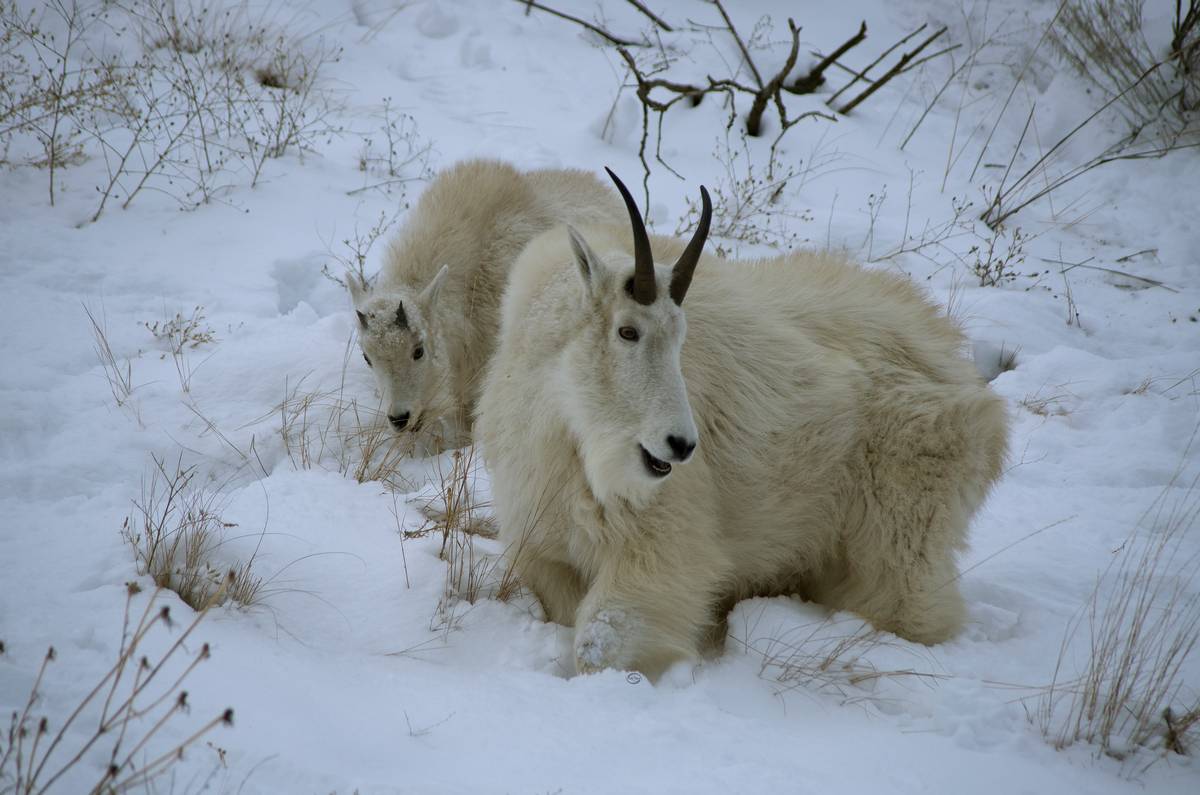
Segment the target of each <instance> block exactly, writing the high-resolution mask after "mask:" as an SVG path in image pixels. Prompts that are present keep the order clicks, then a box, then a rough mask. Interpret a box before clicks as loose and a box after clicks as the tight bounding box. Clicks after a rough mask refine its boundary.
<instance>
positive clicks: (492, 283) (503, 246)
mask: <svg viewBox="0 0 1200 795" xmlns="http://www.w3.org/2000/svg"><path fill="white" fill-rule="evenodd" d="M624 215H625V214H624V210H623V208H622V206H621V203H620V202H619V201H618V200H617V197H616V195H615V194H614V193H613V191H612V189H611V188H608V187H607V186H605V185H604V184H603V183H601V182H600V181H599V180H597V179H596V178H595V177H593V176H592V175H591V174H588V173H586V172H584V171H568V170H540V171H527V172H524V173H522V172H520V171H517V170H516V169H514V168H512V167H511V166H509V165H507V164H505V163H501V162H499V161H494V160H469V161H464V162H462V163H459V164H457V165H455V166H454V167H452V168H450V169H448V170H446V171H444V172H442V173H441V174H440V175H439V176H438V177H437V179H435V180H434V181H433V182H432V183H431V184H430V186H429V187H428V188H427V189H426V190H425V192H424V193H423V194H422V195H421V199H420V201H419V202H417V206H416V207H415V208H414V209H413V212H412V215H411V217H410V219H409V220H408V222H407V223H406V225H405V228H404V230H403V231H402V232H401V233H400V235H399V236H398V237H397V239H395V240H394V241H393V242H392V243H391V245H390V246H389V248H388V252H387V255H386V258H385V261H384V265H383V268H382V270H381V272H380V275H379V279H378V283H377V284H376V286H375V287H374V288H373V289H370V290H368V288H367V287H366V285H363V284H360V283H359V280H358V279H357V278H354V277H351V278H350V279H348V284H349V286H350V294H351V298H352V299H353V302H354V308H355V311H356V313H357V315H358V322H359V343H360V345H361V347H362V351H363V358H364V359H366V362H367V364H368V365H370V366H371V367H372V369H373V370H374V372H375V376H376V379H377V381H378V383H379V389H380V391H381V393H382V395H383V405H384V408H385V409H386V411H387V415H388V419H389V420H390V422H391V424H392V427H393V428H395V429H396V431H398V432H399V431H404V430H406V429H407V430H410V431H419V430H421V428H422V426H425V427H426V428H428V429H429V430H430V431H432V433H431V434H430V435H431V436H434V437H440V438H438V439H436V440H435V441H440V442H444V443H448V444H451V445H458V444H460V443H462V442H465V440H466V437H467V436H468V435H469V433H470V420H471V417H472V413H473V410H474V407H475V402H476V399H477V397H478V392H479V389H478V387H479V380H480V373H481V370H482V368H483V365H484V363H485V362H486V361H487V359H488V357H489V356H490V355H491V353H492V350H493V348H494V347H495V338H496V333H497V331H498V329H499V325H500V320H499V304H500V293H501V290H502V289H503V287H504V283H505V281H506V280H507V278H508V271H509V268H510V267H511V265H512V262H513V260H515V259H516V257H517V254H518V253H519V252H520V251H521V249H522V248H523V247H524V245H525V244H526V243H527V242H529V240H530V239H531V238H533V237H534V236H535V235H537V234H539V233H541V232H544V231H545V230H547V229H549V228H550V227H551V226H554V225H556V224H559V223H562V222H564V221H566V222H570V223H574V224H588V223H598V222H623V221H624Z"/></svg>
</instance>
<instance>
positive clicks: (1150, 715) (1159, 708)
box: [1036, 433, 1200, 763]
mask: <svg viewBox="0 0 1200 795" xmlns="http://www.w3.org/2000/svg"><path fill="white" fill-rule="evenodd" d="M1195 438H1196V434H1195V433H1193V435H1192V439H1191V441H1190V442H1189V444H1188V448H1187V449H1188V452H1190V451H1191V449H1192V444H1193V443H1194V442H1195ZM1184 460H1185V461H1186V460H1187V458H1186V453H1185V458H1184ZM1181 475H1182V468H1181V470H1180V471H1177V473H1176V476H1175V478H1173V479H1172V481H1171V482H1170V483H1169V484H1168V486H1167V487H1166V488H1165V489H1164V490H1163V491H1162V493H1161V494H1160V495H1159V496H1158V497H1157V498H1156V499H1155V501H1154V503H1153V504H1152V505H1151V506H1150V507H1149V508H1148V509H1147V510H1146V512H1145V513H1144V514H1143V515H1142V517H1141V519H1140V520H1139V521H1138V523H1137V525H1136V527H1135V530H1134V532H1133V534H1131V535H1130V537H1129V539H1128V540H1127V541H1126V542H1125V543H1124V544H1122V545H1121V547H1120V548H1119V549H1117V550H1116V551H1115V552H1114V554H1113V559H1112V562H1111V563H1110V564H1109V566H1108V568H1107V569H1106V570H1105V571H1104V573H1103V574H1102V576H1101V577H1100V578H1099V579H1098V581H1097V583H1096V587H1095V588H1094V589H1093V591H1092V594H1091V596H1090V597H1089V598H1088V600H1087V602H1086V603H1085V604H1084V606H1083V608H1082V609H1081V610H1080V611H1079V613H1078V614H1076V616H1075V617H1074V618H1073V619H1072V620H1071V622H1070V624H1069V625H1068V627H1067V631H1066V633H1065V635H1064V637H1063V642H1062V646H1061V648H1060V650H1059V655H1058V663H1057V665H1056V666H1055V673H1054V678H1053V680H1052V682H1051V684H1050V685H1049V686H1048V687H1047V688H1046V689H1045V692H1044V693H1043V694H1042V695H1041V696H1040V699H1039V704H1038V709H1037V713H1036V717H1037V720H1038V723H1039V724H1040V726H1041V728H1042V731H1043V733H1044V734H1045V735H1046V737H1047V738H1048V739H1050V740H1051V741H1052V742H1054V744H1055V745H1056V746H1058V747H1060V748H1061V747H1065V746H1067V745H1071V744H1072V743H1075V742H1086V743H1091V744H1094V745H1095V746H1096V747H1097V749H1098V750H1099V751H1100V752H1102V753H1104V754H1107V755H1109V756H1113V757H1116V758H1118V759H1125V758H1127V757H1129V756H1130V755H1132V754H1133V753H1134V752H1136V751H1137V750H1138V749H1140V748H1148V749H1151V750H1154V751H1160V752H1162V754H1166V753H1172V752H1173V753H1179V754H1182V753H1189V752H1190V751H1191V750H1192V749H1193V748H1194V742H1195V740H1196V738H1197V727H1198V726H1200V724H1198V722H1197V716H1198V714H1200V683H1198V682H1195V681H1189V680H1188V677H1189V676H1190V673H1189V671H1193V672H1194V670H1195V667H1194V666H1191V667H1189V665H1190V664H1191V662H1193V660H1192V656H1193V652H1194V651H1195V649H1196V646H1197V642H1200V593H1197V590H1196V587H1197V584H1198V579H1197V574H1196V573H1197V571H1200V565H1198V564H1200V557H1198V556H1197V555H1196V554H1194V553H1193V554H1190V555H1189V554H1187V553H1186V551H1185V549H1184V546H1183V541H1184V540H1185V539H1186V538H1189V537H1190V536H1192V535H1193V534H1194V531H1195V530H1196V529H1197V527H1198V526H1200V490H1198V489H1197V485H1198V482H1200V478H1197V479H1193V480H1192V481H1191V482H1189V483H1186V484H1180V483H1179V478H1180V477H1181ZM1181 485H1182V486H1183V488H1182V489H1181V488H1180V486H1181ZM1181 490H1182V492H1183V493H1182V495H1180V491H1181ZM1081 630H1083V631H1085V635H1084V638H1085V639H1084V640H1083V651H1084V652H1085V653H1086V655H1087V657H1086V660H1085V661H1084V663H1083V670H1082V672H1081V673H1080V674H1079V675H1078V676H1077V677H1076V678H1068V677H1069V673H1068V669H1069V668H1070V667H1071V662H1072V652H1073V651H1075V650H1076V646H1075V645H1074V642H1075V639H1076V636H1078V635H1079V634H1080V632H1081ZM1154 758H1155V759H1157V758H1160V757H1159V756H1156V757H1154ZM1152 762H1153V760H1151V763H1152Z"/></svg>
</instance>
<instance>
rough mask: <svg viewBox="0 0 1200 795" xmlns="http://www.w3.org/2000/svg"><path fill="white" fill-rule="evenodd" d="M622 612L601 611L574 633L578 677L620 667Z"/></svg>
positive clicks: (623, 619)
mask: <svg viewBox="0 0 1200 795" xmlns="http://www.w3.org/2000/svg"><path fill="white" fill-rule="evenodd" d="M624 624H625V612H624V611H623V610H601V611H600V612H598V613H596V615H595V616H593V617H592V620H591V621H589V622H588V623H587V624H585V625H584V626H583V627H581V628H580V629H579V630H578V631H577V632H576V633H575V670H576V671H578V672H579V673H581V674H591V673H596V672H597V671H603V670H604V669H605V668H620V667H621V658H622V652H623V650H624V647H625V638H624V637H622V636H623V634H624V631H625V627H624Z"/></svg>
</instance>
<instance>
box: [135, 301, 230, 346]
mask: <svg viewBox="0 0 1200 795" xmlns="http://www.w3.org/2000/svg"><path fill="white" fill-rule="evenodd" d="M139 325H141V326H143V327H145V329H146V331H149V332H150V334H151V336H153V337H154V339H156V340H158V341H159V342H161V343H163V344H165V345H166V346H167V350H168V352H170V353H175V354H179V353H183V351H184V350H185V349H189V348H190V349H195V348H199V347H200V346H201V345H209V344H212V343H214V342H216V341H217V336H216V332H215V331H214V330H213V328H212V326H210V325H209V324H208V319H207V318H206V317H205V316H204V307H202V306H197V307H196V308H195V309H193V310H192V313H191V314H190V315H188V316H186V317H185V316H184V315H183V313H182V312H176V313H175V316H174V317H170V318H166V319H164V320H146V321H142V322H141V323H140V324H139ZM163 356H166V353H164V354H163Z"/></svg>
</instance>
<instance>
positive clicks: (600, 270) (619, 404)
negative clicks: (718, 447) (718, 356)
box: [560, 229, 699, 503]
mask: <svg viewBox="0 0 1200 795" xmlns="http://www.w3.org/2000/svg"><path fill="white" fill-rule="evenodd" d="M569 234H570V235H571V244H572V248H573V249H574V254H575V260H576V264H577V266H578V268H579V273H580V276H581V278H582V281H583V285H582V287H583V293H582V296H583V301H582V311H583V312H584V313H585V315H586V320H585V322H584V323H582V324H581V326H580V327H579V328H580V333H578V334H576V335H575V336H574V337H573V339H572V340H571V341H570V342H569V343H568V345H567V346H566V348H565V350H564V353H563V356H564V362H563V365H564V366H563V367H562V369H561V371H560V372H561V374H562V381H561V384H560V387H561V394H562V400H563V410H564V412H565V414H566V416H567V417H568V418H569V422H570V424H571V426H572V432H573V433H574V434H575V436H576V438H578V439H579V440H580V443H581V452H582V456H583V463H584V468H585V470H586V472H587V477H588V481H589V483H590V485H591V487H592V490H593V491H594V492H595V493H596V496H597V497H598V498H599V499H600V500H601V501H602V502H604V501H606V500H607V499H608V498H610V497H616V496H620V497H624V498H626V499H628V500H631V501H632V502H634V503H641V502H644V501H645V500H646V499H647V498H648V497H649V495H650V493H651V492H652V491H653V490H654V489H655V487H656V486H657V485H658V484H660V483H662V481H663V480H664V479H665V478H666V477H667V476H669V475H670V474H671V469H672V466H673V465H678V464H681V463H683V462H685V461H687V460H688V459H689V458H691V456H692V452H693V451H694V449H695V448H696V445H697V443H698V441H699V438H698V433H697V430H696V423H695V421H694V420H693V419H692V410H691V406H690V405H689V404H688V397H687V387H686V385H685V384H684V379H683V370H682V368H681V363H680V354H681V352H682V350H683V342H684V335H685V334H686V331H687V321H686V319H685V318H684V313H683V309H682V308H681V307H680V306H679V305H677V304H676V303H675V301H673V300H672V298H671V297H670V296H669V295H668V294H667V290H666V289H664V288H665V287H666V285H667V283H668V282H669V281H670V278H671V273H670V271H669V269H666V268H657V269H656V271H657V273H656V277H657V278H656V281H658V282H660V283H661V284H662V285H663V288H660V289H659V290H658V291H657V296H658V297H657V298H656V299H654V300H652V301H651V302H650V303H648V304H645V303H642V302H639V301H637V300H635V299H634V297H633V276H632V274H633V272H634V260H633V259H632V258H630V257H628V256H627V255H621V256H620V257H614V258H612V259H611V260H609V261H605V260H603V259H601V258H600V257H599V256H598V255H597V254H596V253H595V252H593V251H592V250H591V249H590V248H589V247H588V244H587V242H586V241H584V240H583V239H582V238H581V237H580V236H579V235H578V233H577V232H575V230H573V229H571V230H569Z"/></svg>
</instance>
